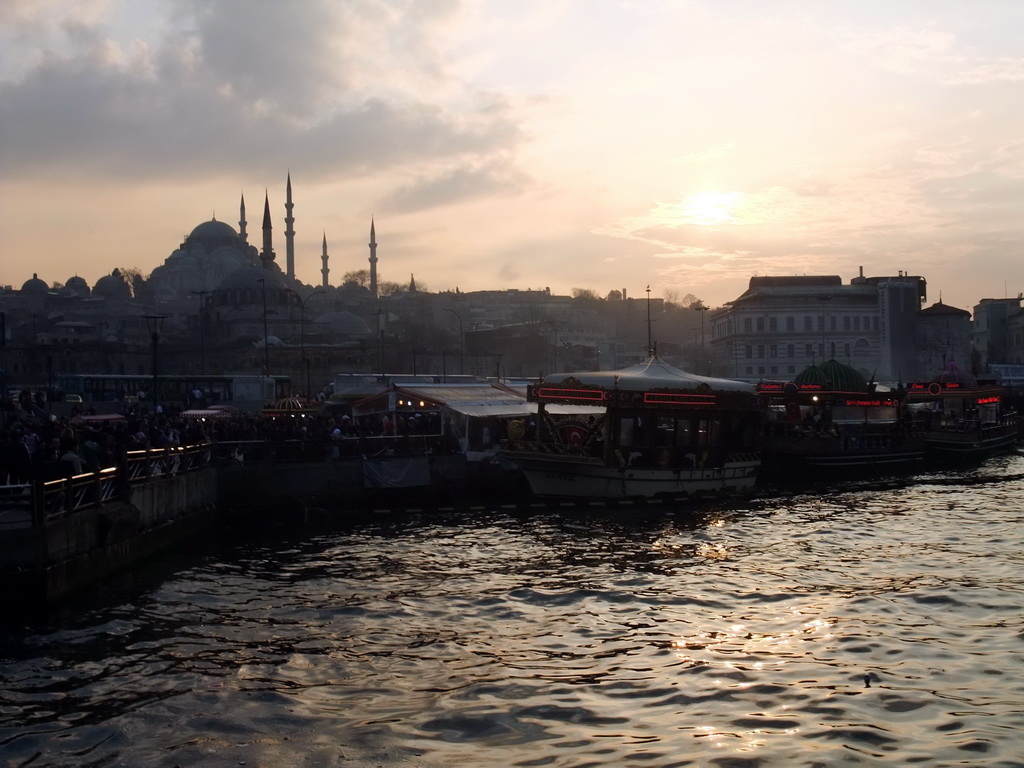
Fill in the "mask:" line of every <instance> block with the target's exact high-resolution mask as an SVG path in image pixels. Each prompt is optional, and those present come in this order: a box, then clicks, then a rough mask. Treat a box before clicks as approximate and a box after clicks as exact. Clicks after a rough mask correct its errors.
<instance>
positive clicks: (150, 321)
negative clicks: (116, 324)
mask: <svg viewBox="0 0 1024 768" xmlns="http://www.w3.org/2000/svg"><path fill="white" fill-rule="evenodd" d="M145 319H146V327H147V328H148V329H149V335H150V338H151V339H152V341H153V394H152V397H153V414H154V415H156V409H157V407H158V406H159V405H160V398H159V396H158V394H157V380H156V371H157V366H156V347H157V344H158V343H159V342H160V330H161V329H162V328H163V327H164V320H166V319H167V318H166V316H164V315H145Z"/></svg>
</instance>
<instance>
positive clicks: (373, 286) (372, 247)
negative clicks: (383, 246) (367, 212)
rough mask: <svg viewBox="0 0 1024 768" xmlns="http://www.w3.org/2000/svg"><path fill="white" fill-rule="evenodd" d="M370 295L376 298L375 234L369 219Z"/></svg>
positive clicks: (371, 220)
mask: <svg viewBox="0 0 1024 768" xmlns="http://www.w3.org/2000/svg"><path fill="white" fill-rule="evenodd" d="M370 295H371V296H373V298H375V299H376V298H377V235H376V233H375V232H374V230H373V219H372V218H371V219H370Z"/></svg>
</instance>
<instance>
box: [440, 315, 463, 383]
mask: <svg viewBox="0 0 1024 768" xmlns="http://www.w3.org/2000/svg"><path fill="white" fill-rule="evenodd" d="M444 311H445V312H451V313H452V314H453V315H455V316H456V317H457V318H459V375H460V376H464V375H465V374H466V335H465V334H464V333H463V332H462V315H460V314H459V313H458V312H456V311H455V310H454V309H448V307H444Z"/></svg>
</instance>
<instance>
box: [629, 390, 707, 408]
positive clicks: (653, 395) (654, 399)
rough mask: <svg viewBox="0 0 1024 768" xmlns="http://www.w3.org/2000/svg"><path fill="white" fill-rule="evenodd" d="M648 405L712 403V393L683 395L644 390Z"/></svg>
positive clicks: (645, 400)
mask: <svg viewBox="0 0 1024 768" xmlns="http://www.w3.org/2000/svg"><path fill="white" fill-rule="evenodd" d="M644 402H645V403H647V404H649V405H714V404H715V396H714V395H685V394H682V393H680V392H644Z"/></svg>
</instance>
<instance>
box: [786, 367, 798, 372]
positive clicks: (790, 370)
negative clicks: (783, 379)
mask: <svg viewBox="0 0 1024 768" xmlns="http://www.w3.org/2000/svg"><path fill="white" fill-rule="evenodd" d="M786 373H796V366H795V365H787V366H786Z"/></svg>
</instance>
